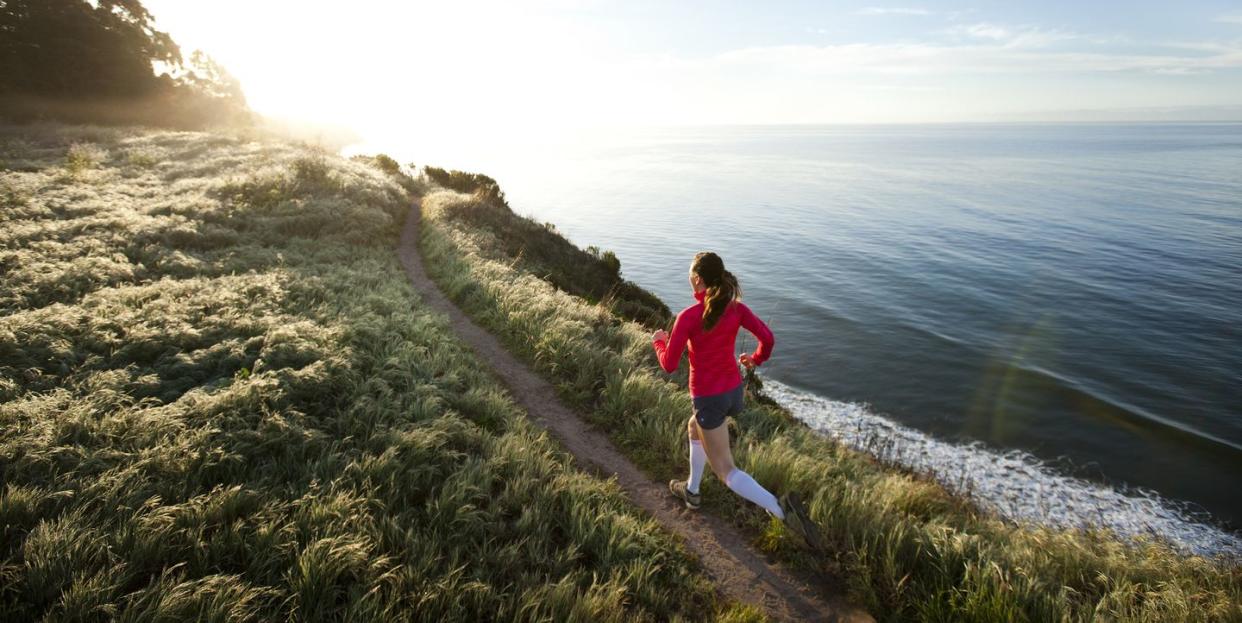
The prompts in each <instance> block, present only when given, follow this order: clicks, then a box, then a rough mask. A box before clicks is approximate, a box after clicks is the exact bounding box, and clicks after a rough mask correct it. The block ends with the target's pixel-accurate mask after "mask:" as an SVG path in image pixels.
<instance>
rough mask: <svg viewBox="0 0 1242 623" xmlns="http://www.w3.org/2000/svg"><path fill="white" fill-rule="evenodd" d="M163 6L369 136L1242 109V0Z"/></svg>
mask: <svg viewBox="0 0 1242 623" xmlns="http://www.w3.org/2000/svg"><path fill="white" fill-rule="evenodd" d="M145 4H146V5H147V7H148V8H149V9H150V10H151V12H152V13H153V14H154V15H155V17H156V21H157V24H158V25H159V27H160V28H162V29H165V30H167V31H169V32H170V33H171V34H172V35H173V37H174V38H175V39H176V40H177V41H178V42H179V43H181V44H182V47H183V49H184V50H185V51H186V52H189V51H190V50H192V49H194V48H201V49H204V50H205V51H206V52H208V53H209V54H211V55H212V56H213V57H215V58H216V59H217V60H218V61H220V62H221V63H222V64H223V65H224V66H225V67H226V68H228V69H229V71H231V72H232V73H233V74H234V75H236V76H237V77H238V78H239V79H240V80H241V82H242V85H243V87H244V89H245V92H246V95H247V97H248V99H249V101H250V103H251V105H252V107H253V108H255V109H256V110H257V111H259V112H261V113H265V114H269V115H277V116H288V117H292V118H297V119H303V120H314V121H321V122H329V123H338V124H343V125H347V126H351V127H354V128H355V129H357V130H358V131H360V132H362V133H363V134H368V133H375V132H379V131H386V129H388V128H392V127H393V126H394V124H396V125H400V126H401V127H402V128H404V129H405V131H407V132H409V133H411V135H412V134H414V133H417V132H418V131H433V130H435V131H442V132H449V131H452V129H453V128H458V127H463V126H465V125H467V124H475V125H480V126H488V127H506V128H511V129H512V128H522V129H526V130H530V131H534V130H536V129H542V128H554V127H576V126H589V125H611V124H622V125H626V124H661V125H663V124H672V125H681V124H728V123H894V122H895V123H904V122H946V121H949V122H957V121H1004V120H1033V119H1039V118H1042V117H1047V116H1049V114H1052V116H1054V117H1055V116H1057V115H1060V114H1062V113H1060V112H1058V111H1105V112H1102V113H1093V114H1094V116H1095V117H1096V118H1101V117H1102V118H1110V117H1118V118H1125V117H1127V116H1130V115H1131V114H1132V113H1128V112H1125V111H1124V110H1123V111H1121V112H1116V111H1117V110H1118V109H1163V108H1180V107H1232V110H1233V112H1232V113H1227V114H1230V115H1235V116H1234V117H1232V118H1235V119H1236V118H1237V117H1236V115H1237V114H1238V111H1239V110H1242V5H1240V4H1238V3H1237V2H1236V0H1234V1H1232V2H1220V1H1215V0H1211V1H1209V0H1188V1H1187V2H1179V3H1171V2H1145V1H1142V0H1140V1H1135V2H1117V1H1111V0H1108V1H1091V2H1083V1H1081V0H1074V1H1066V0H1045V1H1040V2H1024V3H1003V4H1001V3H982V2H956V1H943V2H905V1H904V0H903V1H899V2H896V3H891V4H888V3H877V2H868V1H859V2H740V1H734V2H726V1H707V0H688V1H677V2H658V1H649V0H615V1H614V0H536V1H532V2H521V1H503V0H437V1H436V2H384V1H376V0H355V1H353V2H339V0H338V1H333V2H326V1H320V0H298V1H296V2H294V1H289V2H280V1H274V0H264V1H261V2H254V1H246V2H243V1H241V0H212V1H211V2H205V1H200V2H190V1H187V0H146V1H145ZM1172 114H1174V115H1175V116H1176V114H1178V113H1176V112H1174V113H1172ZM1070 116H1071V117H1072V116H1073V115H1072V114H1071V115H1070ZM1209 116H1210V115H1209Z"/></svg>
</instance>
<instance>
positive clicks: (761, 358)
mask: <svg viewBox="0 0 1242 623" xmlns="http://www.w3.org/2000/svg"><path fill="white" fill-rule="evenodd" d="M738 307H739V311H741V312H742V327H744V328H745V329H746V330H747V331H750V332H751V333H753V334H754V335H755V338H756V339H758V340H759V347H758V348H756V349H755V352H754V353H753V354H751V356H750V358H751V359H753V360H754V361H755V365H760V364H762V363H763V362H765V361H767V360H768V357H771V356H772V348H773V347H775V346H776V336H774V335H772V330H771V329H769V328H768V325H766V324H764V323H763V321H762V320H760V319H759V316H756V315H755V312H753V311H750V308H749V307H747V306H746V305H745V304H743V303H741V302H740V301H739V302H738Z"/></svg>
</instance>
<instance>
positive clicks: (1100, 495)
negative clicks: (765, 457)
mask: <svg viewBox="0 0 1242 623" xmlns="http://www.w3.org/2000/svg"><path fill="white" fill-rule="evenodd" d="M763 386H764V391H765V393H766V394H768V395H769V396H771V397H772V398H774V399H775V400H776V401H777V402H779V403H780V404H781V405H782V406H784V407H785V408H787V409H789V411H790V412H791V413H793V415H794V416H795V417H797V418H798V419H799V420H801V421H803V422H805V423H806V424H807V425H808V426H810V427H811V428H812V429H813V430H815V431H818V432H820V433H823V434H825V435H827V436H829V437H831V438H833V439H836V440H838V441H840V442H842V443H844V444H845V445H847V446H849V447H851V448H854V449H857V450H861V451H864V452H868V453H871V454H873V455H876V456H878V457H879V458H881V459H883V460H885V461H891V462H893V463H896V464H898V465H902V466H904V467H907V468H909V469H912V470H915V471H917V472H922V473H929V474H931V475H932V476H933V477H934V478H936V480H938V481H939V482H940V483H941V484H943V485H944V486H945V487H946V488H948V489H949V490H950V491H953V492H954V493H959V494H968V495H970V496H971V497H972V498H973V499H974V501H975V502H976V503H977V504H979V506H981V507H982V508H983V509H985V510H988V511H992V512H995V513H997V514H999V515H1000V516H1002V517H1006V518H1008V519H1011V520H1013V521H1016V522H1020V523H1036V524H1041V525H1047V526H1053V527H1059V528H1085V527H1105V528H1108V529H1111V530H1112V531H1114V532H1115V533H1117V534H1119V535H1121V536H1124V537H1131V538H1132V537H1138V536H1149V537H1156V538H1159V539H1163V540H1165V541H1167V542H1168V543H1170V544H1171V545H1172V546H1173V547H1175V548H1177V549H1180V550H1182V551H1183V552H1187V553H1192V554H1198V555H1201V556H1209V557H1211V556H1224V557H1229V558H1234V559H1242V537H1239V536H1238V535H1235V534H1232V533H1230V532H1227V531H1225V530H1222V529H1221V528H1218V527H1216V526H1213V525H1210V524H1208V523H1205V522H1202V521H1199V520H1198V519H1197V518H1196V517H1194V516H1193V515H1194V514H1193V513H1192V512H1190V511H1189V510H1188V509H1187V508H1185V507H1184V506H1183V505H1180V504H1178V503H1176V502H1174V501H1171V500H1168V499H1165V498H1163V497H1161V496H1160V495H1158V494H1157V493H1155V492H1153V491H1149V490H1145V489H1123V488H1119V487H1114V486H1109V485H1107V484H1101V483H1096V482H1091V481H1088V480H1084V479H1082V478H1077V477H1073V476H1069V475H1066V474H1065V473H1063V471H1062V470H1060V469H1058V468H1057V467H1056V466H1053V465H1050V464H1048V463H1046V462H1045V461H1042V460H1040V459H1038V458H1037V457H1035V456H1033V455H1031V454H1030V453H1028V452H1024V451H1021V450H1009V451H998V450H996V449H993V448H989V447H987V446H985V445H983V444H981V443H978V442H972V443H951V442H946V441H941V440H938V439H935V438H934V437H931V436H930V435H927V434H926V433H923V432H920V431H917V430H914V429H912V428H909V427H906V426H902V425H901V424H898V423H896V422H893V421H891V420H888V419H886V418H884V417H882V416H880V415H878V414H876V413H874V412H872V411H871V410H870V409H869V408H868V407H867V406H866V405H863V404H858V403H851V402H840V401H835V400H830V399H827V398H824V397H822V396H818V395H815V394H811V393H807V392H803V391H800V390H797V389H794V388H792V387H790V386H788V385H784V384H782V383H780V382H778V381H775V380H772V379H764V384H763Z"/></svg>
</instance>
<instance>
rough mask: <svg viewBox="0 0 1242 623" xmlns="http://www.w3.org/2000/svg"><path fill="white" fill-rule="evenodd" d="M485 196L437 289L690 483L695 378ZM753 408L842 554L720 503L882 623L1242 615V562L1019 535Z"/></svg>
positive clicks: (744, 427) (1028, 532) (715, 504)
mask: <svg viewBox="0 0 1242 623" xmlns="http://www.w3.org/2000/svg"><path fill="white" fill-rule="evenodd" d="M479 200H480V198H479V197H478V196H477V195H468V194H464V193H460V192H456V191H454V190H450V189H441V190H433V191H432V192H430V193H429V194H428V195H427V196H426V197H425V198H424V214H425V220H426V222H427V226H425V227H424V228H423V234H422V236H423V237H422V250H423V253H424V256H425V258H426V259H427V262H428V266H429V271H430V272H431V274H432V277H433V278H434V279H436V280H437V281H438V283H440V284H441V287H442V289H444V290H445V291H446V292H448V293H449V294H450V296H451V297H452V298H453V299H454V300H455V301H457V303H458V304H459V305H461V306H462V307H463V308H464V309H466V310H467V311H468V312H469V313H470V314H471V315H473V316H474V317H475V318H476V319H477V320H478V321H479V322H481V323H482V324H484V325H485V326H487V327H488V328H489V329H490V330H491V331H493V332H494V333H496V334H497V335H499V336H500V337H501V338H502V339H503V340H504V342H505V343H506V344H507V346H508V347H509V348H511V349H512V350H513V351H515V352H516V353H518V354H519V355H520V356H522V357H523V358H525V359H526V361H528V362H529V363H530V364H531V365H532V366H534V367H535V368H536V369H537V370H538V371H539V372H540V373H541V374H543V375H544V376H545V377H546V378H548V379H549V380H550V381H551V382H553V383H554V384H555V385H557V387H558V389H559V391H560V392H561V394H562V395H563V396H564V397H565V398H566V399H567V400H568V401H570V402H571V403H572V404H574V405H575V406H576V407H577V408H579V409H580V411H581V413H582V414H583V415H584V417H587V418H589V419H590V420H591V421H592V422H594V423H595V424H597V425H599V426H600V427H601V428H603V429H604V430H606V431H608V432H609V434H610V435H611V436H612V438H613V439H614V440H615V442H616V443H618V445H619V446H621V447H622V448H623V450H624V451H625V452H626V453H627V454H628V455H629V456H630V457H632V458H633V459H635V460H636V461H637V462H638V463H639V464H640V465H642V466H643V467H644V469H646V470H647V471H648V473H650V474H651V475H652V477H653V478H655V479H665V478H673V477H684V470H685V465H684V462H685V458H684V456H685V421H686V419H687V417H688V415H689V413H690V406H691V405H690V399H689V396H688V394H687V393H686V391H685V372H684V365H683V370H682V371H680V372H679V373H678V375H677V376H675V377H672V378H669V377H667V376H666V375H664V374H662V373H660V372H659V371H658V370H657V368H656V366H655V361H654V357H653V355H652V352H651V346H650V343H649V338H648V335H649V332H648V331H647V330H646V329H645V328H644V327H642V326H639V325H638V324H635V323H633V322H622V321H620V320H618V319H617V318H616V317H615V316H614V315H613V314H612V313H610V312H609V310H608V309H607V308H606V307H604V306H600V305H592V304H590V303H589V302H588V301H586V300H583V299H581V298H578V297H575V296H572V295H571V294H568V293H566V292H563V291H561V290H560V289H558V288H557V287H554V285H553V284H552V283H550V281H549V280H544V279H542V278H541V275H540V274H539V273H536V272H532V271H531V270H530V269H529V268H528V267H526V266H525V265H523V264H522V263H521V262H517V261H515V258H514V256H512V255H511V254H510V253H509V249H510V248H511V247H512V243H511V242H508V241H506V240H504V238H505V237H506V236H508V235H517V234H508V233H506V232H520V231H522V230H521V229H518V228H517V226H516V225H515V227H514V228H512V229H510V228H506V227H505V226H504V225H503V221H504V219H505V213H506V212H508V210H507V209H505V208H504V207H503V206H497V205H493V206H491V207H490V210H491V212H490V216H489V218H490V219H491V220H493V221H494V222H497V223H500V225H497V226H490V227H478V226H477V225H476V220H475V219H473V218H471V217H470V216H467V215H468V214H470V213H471V212H474V211H480V210H482V209H484V208H481V207H479V206H478V205H477V204H478V202H479ZM510 214H511V212H510ZM508 218H509V219H510V220H512V221H514V222H515V223H516V222H517V221H518V220H520V219H519V217H516V216H509V217H508ZM543 269H544V270H548V269H549V268H548V267H543ZM566 269H567V270H571V269H572V267H566ZM553 270H555V267H553ZM777 356H779V349H778V355H777ZM748 404H749V407H748V408H747V409H746V410H745V411H744V412H743V413H742V414H741V415H740V416H739V417H738V418H736V429H735V430H734V431H733V434H734V436H735V443H734V452H735V457H736V459H737V461H738V462H739V464H740V465H741V466H743V468H744V469H746V470H747V471H749V472H750V473H751V474H752V475H754V477H755V478H756V479H757V480H758V481H759V482H761V483H764V484H765V486H768V487H769V488H771V489H773V490H774V491H775V492H776V493H778V494H780V493H783V492H786V491H790V490H796V491H799V492H801V494H802V495H803V497H804V499H806V500H808V505H809V507H810V512H811V515H812V517H813V518H814V520H815V521H816V522H817V524H818V525H819V527H820V529H821V531H822V533H823V535H824V537H825V539H826V540H827V542H829V543H831V544H832V548H833V551H834V554H833V555H832V556H831V557H830V558H829V559H827V560H824V559H815V558H812V557H810V556H808V555H807V554H805V553H804V552H802V551H801V550H799V549H797V548H796V547H793V546H792V545H791V540H790V538H789V537H788V535H786V534H785V532H784V530H783V529H782V528H781V527H779V526H778V525H776V524H775V523H774V522H769V521H767V520H765V518H764V516H763V513H762V512H761V511H760V510H758V508H757V507H755V506H754V505H751V504H749V503H747V502H745V501H744V500H741V499H740V498H737V497H736V496H734V495H732V494H731V493H730V492H729V491H728V490H727V489H726V488H725V487H724V486H723V485H721V484H720V483H718V482H716V481H715V479H714V478H712V477H709V478H706V479H705V484H704V489H703V493H704V499H705V505H706V506H707V508H708V509H709V511H710V512H714V513H718V514H720V515H722V516H725V517H728V518H730V519H732V520H733V521H735V522H736V523H737V524H738V525H740V526H742V527H743V528H744V529H745V530H746V531H748V533H749V534H750V535H751V538H752V539H753V542H754V543H755V544H757V545H758V546H760V547H763V548H765V549H768V550H769V551H771V552H772V553H773V554H774V555H776V556H778V557H780V558H782V559H784V560H787V561H789V562H791V563H792V564H794V565H796V566H799V567H801V568H802V569H804V570H806V571H808V572H810V573H816V572H830V573H835V574H837V575H838V576H839V577H841V578H843V579H844V581H845V582H846V583H847V585H848V588H849V592H850V593H851V595H852V596H853V597H854V598H855V599H857V600H859V602H860V603H862V604H864V605H865V606H866V607H867V608H868V609H869V610H870V611H871V612H872V613H873V614H875V615H876V617H877V618H878V619H880V620H887V621H909V620H923V621H980V622H984V621H1239V620H1242V605H1240V604H1242V570H1240V569H1239V567H1238V566H1237V565H1236V564H1231V563H1228V562H1226V561H1213V560H1207V559H1204V558H1200V557H1193V556H1183V555H1179V554H1178V553H1176V552H1175V551H1173V550H1172V549H1170V548H1169V547H1168V546H1166V545H1165V544H1161V543H1158V542H1152V541H1145V542H1136V543H1129V542H1123V541H1122V540H1120V539H1118V538H1117V537H1115V536H1114V535H1112V534H1109V533H1107V532H1103V531H1065V530H1049V529H1042V528H1038V527H1033V526H1018V525H1014V524H1013V523H1011V522H1007V521H1003V520H1002V519H1000V518H998V517H995V516H991V515H988V514H984V513H981V512H979V511H978V510H977V509H976V508H975V507H974V506H973V505H972V504H971V503H970V502H969V501H968V500H965V499H962V498H957V497H954V496H952V495H950V494H949V493H947V492H946V491H945V490H944V489H943V488H942V487H941V486H939V485H938V484H937V483H936V482H934V481H933V480H931V479H929V478H928V477H926V476H920V475H918V474H912V473H909V472H906V471H902V470H898V469H893V468H891V467H885V466H884V465H882V464H880V463H879V462H878V461H876V460H875V459H873V458H871V457H868V456H865V455H863V454H861V453H859V452H855V451H852V450H849V449H847V448H845V447H843V446H841V445H838V444H836V443H834V442H832V441H831V440H828V439H825V438H823V437H822V436H819V435H816V434H813V433H812V432H811V431H809V430H808V429H807V428H806V427H804V426H802V425H801V424H798V423H797V422H795V421H794V420H793V418H792V417H791V416H790V415H789V414H788V413H787V412H784V411H783V410H781V409H780V408H779V407H777V406H775V405H773V404H770V403H764V402H763V401H761V400H751V401H749V403H748Z"/></svg>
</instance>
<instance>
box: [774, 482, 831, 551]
mask: <svg viewBox="0 0 1242 623" xmlns="http://www.w3.org/2000/svg"><path fill="white" fill-rule="evenodd" d="M781 510H783V511H785V527H786V528H788V529H789V531H790V532H792V533H794V534H796V535H798V538H800V539H802V541H803V542H805V543H806V544H807V546H808V547H810V548H811V549H812V550H815V551H823V547H824V544H823V542H822V541H821V540H820V538H819V526H816V525H815V522H814V521H812V520H811V514H810V513H808V512H807V510H806V505H804V504H803V503H802V496H800V495H798V492H797V491H790V492H789V493H786V494H785V495H784V496H783V497H782V499H781Z"/></svg>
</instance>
